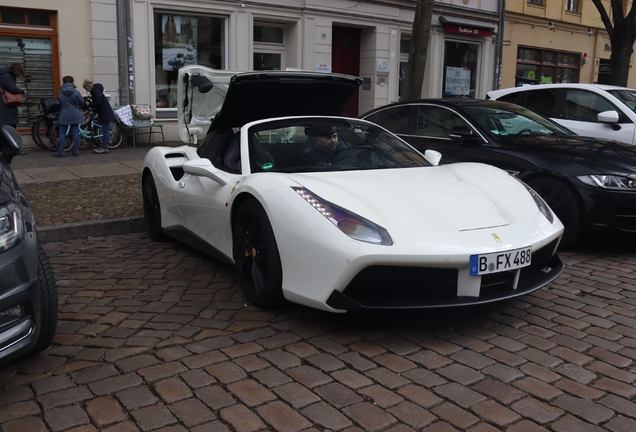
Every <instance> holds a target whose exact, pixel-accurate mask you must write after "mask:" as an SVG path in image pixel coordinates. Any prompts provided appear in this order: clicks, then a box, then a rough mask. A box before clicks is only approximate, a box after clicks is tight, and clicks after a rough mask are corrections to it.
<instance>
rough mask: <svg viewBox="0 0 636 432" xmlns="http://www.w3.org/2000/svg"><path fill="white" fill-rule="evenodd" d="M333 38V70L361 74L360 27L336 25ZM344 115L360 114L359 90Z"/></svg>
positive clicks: (354, 74)
mask: <svg viewBox="0 0 636 432" xmlns="http://www.w3.org/2000/svg"><path fill="white" fill-rule="evenodd" d="M332 38H333V42H332V43H333V47H332V55H331V64H332V71H333V72H336V73H342V74H348V75H353V76H360V29H356V28H349V27H336V26H334V27H333V29H332ZM342 115H343V116H346V117H357V116H358V90H356V91H355V93H353V94H352V95H351V99H349V102H347V106H346V107H345V109H344V111H343V112H342Z"/></svg>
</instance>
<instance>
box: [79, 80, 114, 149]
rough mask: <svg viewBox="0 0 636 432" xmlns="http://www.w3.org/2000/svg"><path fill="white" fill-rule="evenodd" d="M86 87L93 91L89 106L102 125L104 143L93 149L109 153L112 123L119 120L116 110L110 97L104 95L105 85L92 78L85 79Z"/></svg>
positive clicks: (83, 85) (84, 85)
mask: <svg viewBox="0 0 636 432" xmlns="http://www.w3.org/2000/svg"><path fill="white" fill-rule="evenodd" d="M82 87H84V89H86V90H88V91H90V92H91V101H90V102H89V103H88V106H89V107H91V108H94V109H95V113H96V114H97V117H98V118H99V122H100V123H101V125H102V143H101V145H100V146H99V148H96V149H93V151H94V152H95V153H98V154H104V153H108V143H109V142H110V124H111V122H114V121H116V120H117V118H116V117H115V111H113V108H112V107H111V106H110V102H109V101H108V98H107V97H106V96H105V95H104V86H103V85H101V84H100V83H94V84H93V80H92V79H90V78H85V79H84V84H82Z"/></svg>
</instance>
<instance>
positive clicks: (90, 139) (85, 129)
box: [79, 111, 99, 147]
mask: <svg viewBox="0 0 636 432" xmlns="http://www.w3.org/2000/svg"><path fill="white" fill-rule="evenodd" d="M93 123H94V122H93V118H92V115H91V114H90V112H88V111H87V112H85V113H84V122H83V123H82V124H80V125H79V134H80V145H81V144H82V142H86V143H87V144H89V145H90V144H93V146H95V147H99V144H98V143H96V142H95V136H94V134H93Z"/></svg>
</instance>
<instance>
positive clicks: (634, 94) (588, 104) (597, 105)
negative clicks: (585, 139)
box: [487, 83, 636, 144]
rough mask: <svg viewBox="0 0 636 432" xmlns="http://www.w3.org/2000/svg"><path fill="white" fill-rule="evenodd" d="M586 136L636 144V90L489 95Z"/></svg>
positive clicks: (537, 88)
mask: <svg viewBox="0 0 636 432" xmlns="http://www.w3.org/2000/svg"><path fill="white" fill-rule="evenodd" d="M487 99H493V100H500V101H503V102H511V103H515V104H517V105H521V106H523V107H525V108H528V109H529V110H532V111H534V112H537V113H539V114H542V115H544V116H546V117H549V118H551V119H552V120H554V121H555V122H557V123H559V124H560V125H562V126H565V127H566V128H568V129H570V130H571V131H573V132H575V133H577V134H579V135H586V136H593V137H597V138H602V139H609V140H616V141H621V142H626V143H628V144H636V112H635V110H636V90H634V89H630V88H626V87H617V86H611V85H603V84H575V83H567V84H543V85H524V86H522V87H513V88H509V89H503V90H493V91H491V92H488V94H487Z"/></svg>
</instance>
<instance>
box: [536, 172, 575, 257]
mask: <svg viewBox="0 0 636 432" xmlns="http://www.w3.org/2000/svg"><path fill="white" fill-rule="evenodd" d="M528 185H530V187H531V188H532V189H534V190H535V191H536V192H537V193H538V194H539V195H541V197H542V198H543V199H544V200H545V202H546V203H547V204H548V205H549V206H550V208H551V209H552V210H553V211H554V213H556V215H557V217H558V218H559V219H560V220H561V222H562V223H563V226H565V232H564V233H563V238H562V239H561V244H560V248H568V247H571V246H573V245H574V244H576V242H578V241H579V240H580V238H581V234H582V230H583V220H584V218H585V216H584V215H583V208H582V206H581V205H580V204H579V201H578V199H577V197H576V195H575V194H574V192H572V190H570V188H569V187H568V186H567V185H566V184H564V183H563V182H561V181H559V180H556V179H551V178H548V177H539V178H537V179H534V180H531V181H529V182H528Z"/></svg>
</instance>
